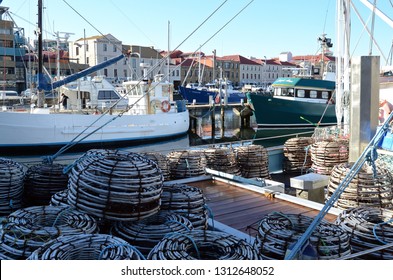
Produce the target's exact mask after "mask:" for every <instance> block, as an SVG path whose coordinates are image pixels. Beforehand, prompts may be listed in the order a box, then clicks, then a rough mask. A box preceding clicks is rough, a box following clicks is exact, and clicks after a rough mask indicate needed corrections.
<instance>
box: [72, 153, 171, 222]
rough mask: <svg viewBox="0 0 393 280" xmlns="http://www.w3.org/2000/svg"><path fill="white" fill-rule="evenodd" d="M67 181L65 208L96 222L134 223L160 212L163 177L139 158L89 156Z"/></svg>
mask: <svg viewBox="0 0 393 280" xmlns="http://www.w3.org/2000/svg"><path fill="white" fill-rule="evenodd" d="M69 178H70V179H69V184H68V204H69V205H71V206H74V207H75V208H76V209H80V210H82V211H85V212H86V213H89V214H90V215H92V216H94V217H95V218H97V219H98V220H99V221H104V222H105V221H109V222H112V221H137V220H141V219H143V218H146V217H148V216H151V215H154V214H155V213H157V212H158V210H159V207H160V196H161V193H162V185H163V181H164V178H163V175H162V173H161V170H160V168H159V167H158V165H157V164H156V163H155V162H154V161H151V160H150V159H147V158H146V157H143V156H141V155H139V154H136V153H131V152H124V151H116V150H104V151H102V150H98V151H97V150H96V151H93V152H88V153H86V155H84V156H83V157H82V158H80V159H79V161H77V162H76V163H75V165H74V166H73V168H72V170H71V172H70V174H69Z"/></svg>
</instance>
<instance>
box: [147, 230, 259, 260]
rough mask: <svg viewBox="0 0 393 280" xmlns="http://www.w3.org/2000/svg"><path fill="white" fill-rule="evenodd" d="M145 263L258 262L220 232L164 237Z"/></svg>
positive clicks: (237, 241)
mask: <svg viewBox="0 0 393 280" xmlns="http://www.w3.org/2000/svg"><path fill="white" fill-rule="evenodd" d="M148 259H149V260H260V259H261V258H260V256H259V255H258V253H257V252H256V250H255V249H254V248H253V247H252V246H251V245H250V244H249V243H247V242H246V241H244V240H242V239H240V238H237V237H235V236H233V235H230V234H227V233H225V232H220V231H210V230H205V231H204V230H193V231H191V232H189V233H187V234H180V233H178V234H172V235H168V236H166V237H164V238H163V239H162V240H161V241H160V242H159V243H158V244H157V245H156V246H155V247H154V248H153V249H152V250H151V251H150V253H149V255H148Z"/></svg>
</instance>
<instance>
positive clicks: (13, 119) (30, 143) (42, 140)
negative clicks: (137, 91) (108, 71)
mask: <svg viewBox="0 0 393 280" xmlns="http://www.w3.org/2000/svg"><path fill="white" fill-rule="evenodd" d="M116 116H117V115H92V114H91V115H82V114H65V113H58V114H30V113H18V112H1V113H0V131H1V137H0V155H1V154H6V153H7V151H12V150H16V149H18V148H34V147H40V148H43V149H45V148H49V147H54V146H63V145H66V144H68V143H70V142H71V141H76V142H78V144H77V145H86V144H111V143H116V142H124V143H127V142H128V143H130V144H132V143H131V142H133V143H138V144H139V142H140V143H141V142H147V141H149V142H152V141H154V140H155V139H165V138H173V137H176V136H179V135H183V134H185V133H187V131H188V128H189V114H188V111H185V112H180V113H167V114H149V115H126V114H124V115H122V116H121V117H116Z"/></svg>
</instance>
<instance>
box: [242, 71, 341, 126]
mask: <svg viewBox="0 0 393 280" xmlns="http://www.w3.org/2000/svg"><path fill="white" fill-rule="evenodd" d="M271 87H272V92H269V93H262V94H261V93H255V92H247V94H246V95H247V100H248V102H249V103H250V104H251V105H252V108H253V110H254V113H255V119H256V122H257V124H258V128H307V127H310V128H314V127H316V126H325V125H335V124H336V123H337V119H336V112H335V104H334V98H333V93H334V90H335V82H333V81H328V80H322V79H310V78H296V77H288V78H278V79H277V80H276V81H275V82H274V83H273V84H272V85H271Z"/></svg>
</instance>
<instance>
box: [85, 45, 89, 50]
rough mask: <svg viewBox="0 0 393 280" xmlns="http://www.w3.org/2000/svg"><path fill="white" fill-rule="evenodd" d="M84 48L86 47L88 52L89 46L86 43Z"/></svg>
mask: <svg viewBox="0 0 393 280" xmlns="http://www.w3.org/2000/svg"><path fill="white" fill-rule="evenodd" d="M85 46H86V51H87V52H88V51H89V44H88V43H86V44H85Z"/></svg>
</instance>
